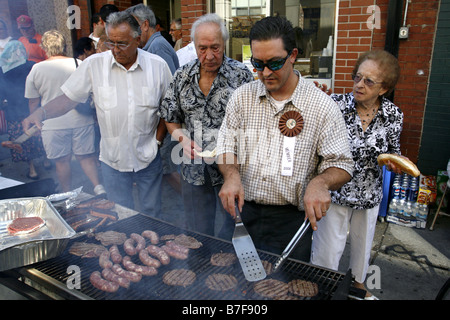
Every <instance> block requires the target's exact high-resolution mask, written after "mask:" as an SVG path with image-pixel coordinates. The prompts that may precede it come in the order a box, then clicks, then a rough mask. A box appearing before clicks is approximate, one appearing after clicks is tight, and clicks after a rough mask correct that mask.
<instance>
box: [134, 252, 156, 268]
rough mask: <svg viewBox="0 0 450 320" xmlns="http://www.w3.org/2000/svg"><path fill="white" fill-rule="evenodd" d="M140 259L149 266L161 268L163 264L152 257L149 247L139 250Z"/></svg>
mask: <svg viewBox="0 0 450 320" xmlns="http://www.w3.org/2000/svg"><path fill="white" fill-rule="evenodd" d="M139 260H141V261H142V263H143V264H145V265H146V266H149V267H154V268H159V267H160V266H161V262H160V261H159V260H157V259H153V258H152V257H150V255H149V253H148V251H147V249H145V248H144V249H142V250H141V251H139Z"/></svg>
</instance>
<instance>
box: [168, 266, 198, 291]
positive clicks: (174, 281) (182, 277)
mask: <svg viewBox="0 0 450 320" xmlns="http://www.w3.org/2000/svg"><path fill="white" fill-rule="evenodd" d="M196 278H197V277H196V275H195V273H194V272H192V271H191V270H187V269H174V270H171V271H167V272H166V273H164V275H163V282H164V283H165V284H167V285H169V286H181V287H187V286H190V285H191V284H193V283H194V281H195V279H196Z"/></svg>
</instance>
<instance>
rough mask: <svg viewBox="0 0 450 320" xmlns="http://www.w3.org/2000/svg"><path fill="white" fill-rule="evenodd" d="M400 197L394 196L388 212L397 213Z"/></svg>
mask: <svg viewBox="0 0 450 320" xmlns="http://www.w3.org/2000/svg"><path fill="white" fill-rule="evenodd" d="M398 201H399V200H398V199H396V198H394V199H392V200H391V203H389V208H388V214H390V215H392V216H393V215H396V214H397V211H398Z"/></svg>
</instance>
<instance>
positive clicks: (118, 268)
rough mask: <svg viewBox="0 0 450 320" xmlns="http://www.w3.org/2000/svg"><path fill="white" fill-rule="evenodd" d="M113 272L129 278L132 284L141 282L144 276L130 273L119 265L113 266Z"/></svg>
mask: <svg viewBox="0 0 450 320" xmlns="http://www.w3.org/2000/svg"><path fill="white" fill-rule="evenodd" d="M111 270H112V271H113V272H114V273H115V274H117V275H118V276H120V277H123V278H127V279H128V280H130V281H131V282H139V281H141V279H142V275H141V274H140V273H137V272H133V271H129V270H124V269H123V268H122V267H121V266H120V265H118V264H117V263H116V264H114V265H113V266H112V268H111Z"/></svg>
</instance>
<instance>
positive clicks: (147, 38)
mask: <svg viewBox="0 0 450 320" xmlns="http://www.w3.org/2000/svg"><path fill="white" fill-rule="evenodd" d="M126 11H127V12H128V13H130V14H132V15H133V16H134V17H135V18H136V20H137V22H139V26H140V28H141V43H140V47H141V48H142V49H143V50H145V51H147V52H150V53H153V54H156V55H158V56H160V57H161V58H163V59H164V60H165V61H166V63H167V64H168V65H169V68H170V71H171V72H172V74H174V73H175V71H176V70H177V69H178V67H179V66H180V65H179V63H178V56H177V54H176V53H175V50H174V49H173V48H172V47H171V46H170V44H169V43H168V42H167V40H166V39H164V37H163V36H162V35H161V33H160V32H159V31H156V29H155V27H156V18H155V14H154V13H153V11H152V10H151V9H150V8H149V7H148V6H146V5H143V4H142V3H141V4H138V5H135V6H133V7H130V8H128V9H127V10H126Z"/></svg>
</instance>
